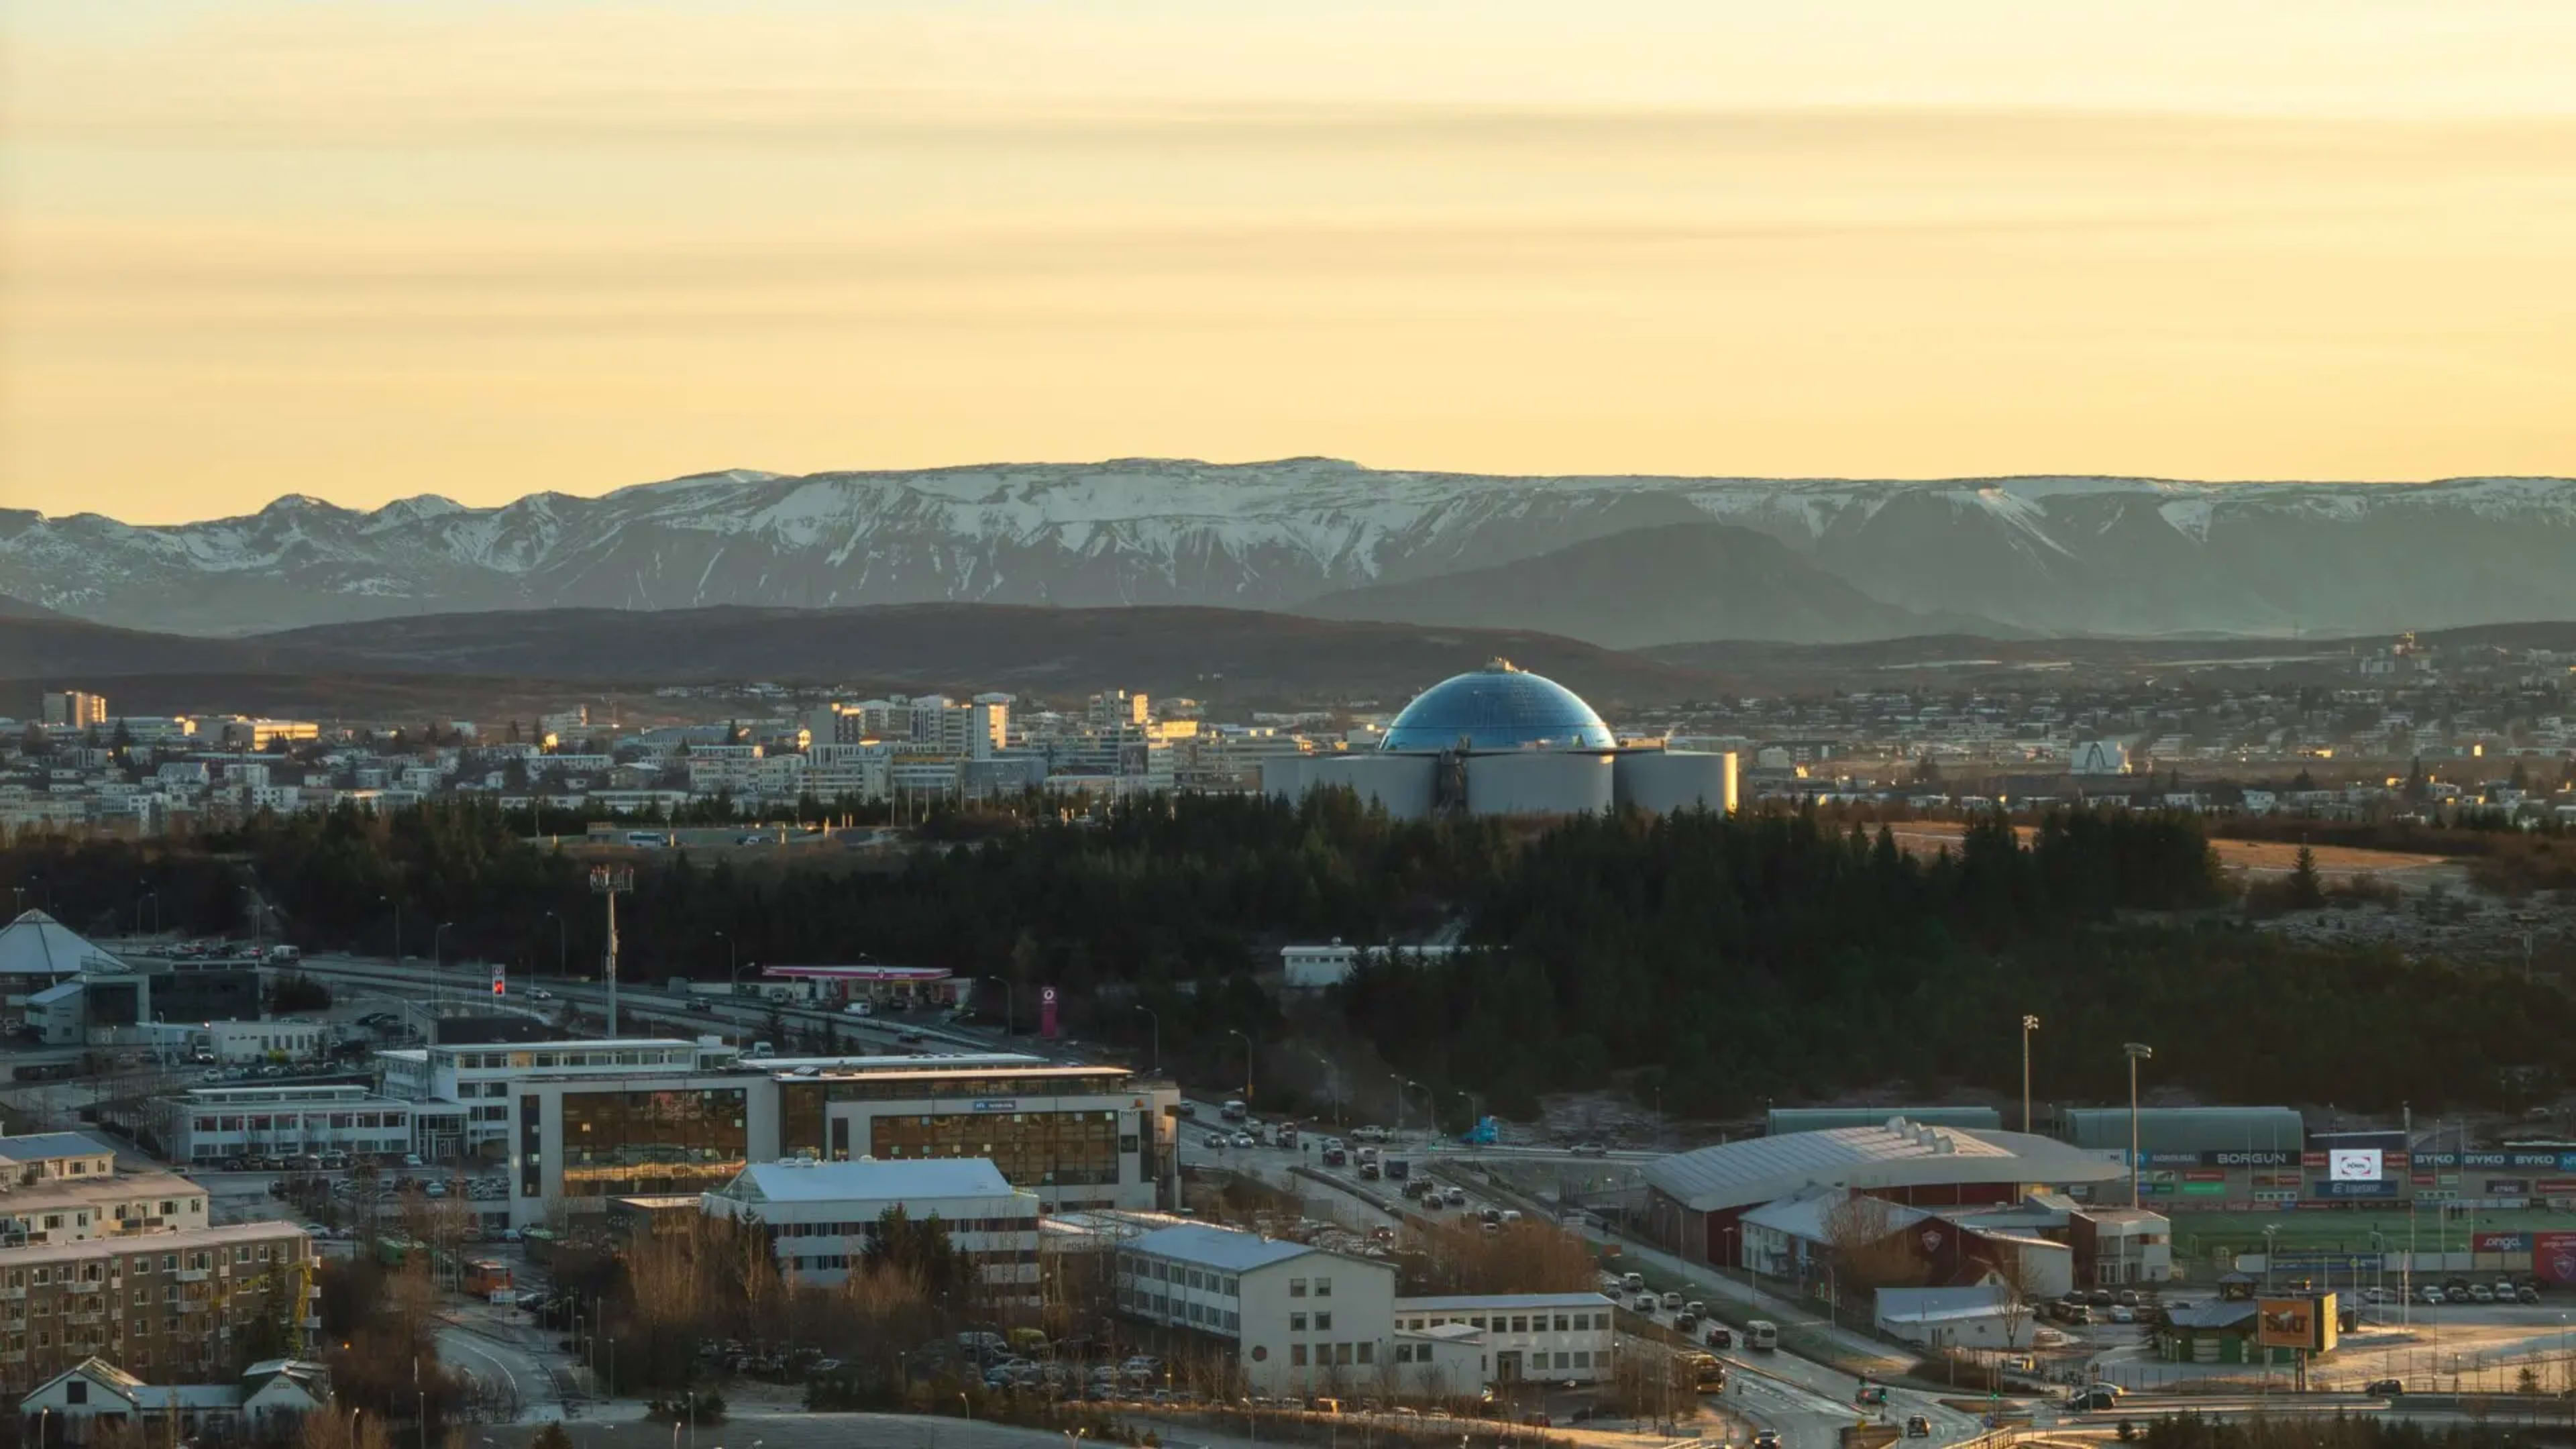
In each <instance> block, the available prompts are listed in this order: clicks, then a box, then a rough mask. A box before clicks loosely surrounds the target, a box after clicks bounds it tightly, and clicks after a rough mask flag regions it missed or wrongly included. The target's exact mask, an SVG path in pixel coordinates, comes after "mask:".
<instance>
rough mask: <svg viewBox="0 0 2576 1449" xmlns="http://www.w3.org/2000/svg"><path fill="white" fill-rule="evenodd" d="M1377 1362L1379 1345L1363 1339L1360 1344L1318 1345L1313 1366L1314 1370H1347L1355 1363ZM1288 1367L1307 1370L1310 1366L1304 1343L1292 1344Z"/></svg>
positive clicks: (1289, 1351)
mask: <svg viewBox="0 0 2576 1449" xmlns="http://www.w3.org/2000/svg"><path fill="white" fill-rule="evenodd" d="M1376 1362H1377V1345H1376V1344H1374V1343H1371V1342H1369V1341H1367V1340H1366V1339H1362V1340H1361V1341H1360V1342H1358V1343H1319V1344H1316V1345H1315V1349H1314V1355H1313V1358H1312V1361H1311V1366H1312V1367H1314V1368H1347V1367H1349V1366H1351V1365H1352V1364H1354V1363H1357V1364H1373V1363H1376ZM1288 1366H1289V1367H1290V1368H1306V1367H1309V1366H1310V1362H1309V1359H1308V1356H1307V1352H1306V1345H1304V1344H1302V1343H1292V1344H1290V1345H1288Z"/></svg>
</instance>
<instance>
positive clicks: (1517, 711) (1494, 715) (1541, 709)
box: [1378, 659, 1619, 754]
mask: <svg viewBox="0 0 2576 1449" xmlns="http://www.w3.org/2000/svg"><path fill="white" fill-rule="evenodd" d="M1618 745H1619V739H1618V736H1616V735H1613V734H1612V733H1610V727H1609V726H1608V725H1606V724H1603V723H1602V722H1601V716H1599V715H1597V714H1594V713H1593V712H1592V706H1590V705H1588V704H1585V703H1584V702H1583V699H1582V696H1580V695H1578V694H1576V693H1575V692H1574V691H1573V690H1570V689H1568V688H1566V687H1565V686H1564V685H1562V684H1559V683H1557V682H1556V681H1555V680H1553V679H1549V678H1547V677H1546V676H1545V675H1540V674H1532V673H1530V672H1529V671H1527V670H1525V669H1520V668H1516V667H1514V665H1513V664H1512V662H1511V661H1510V660H1508V659H1497V660H1495V661H1493V662H1492V663H1490V664H1488V665H1486V666H1485V667H1484V668H1482V669H1479V670H1477V671H1475V672H1474V673H1472V674H1458V675H1452V676H1451V677H1449V678H1447V679H1444V680H1442V681H1440V682H1439V683H1438V684H1435V685H1433V686H1431V687H1430V688H1429V689H1426V690H1424V691H1422V693H1420V694H1419V695H1416V696H1415V697H1414V700H1413V703H1411V704H1408V705H1406V706H1405V707H1404V712H1403V713H1402V714H1399V715H1397V716H1396V717H1395V723H1393V724H1391V725H1388V726H1387V728H1386V737H1385V738H1384V739H1382V740H1380V741H1378V749H1379V750H1380V751H1381V752H1385V753H1398V754H1401V753H1409V752H1412V751H1417V750H1449V749H1460V750H1466V751H1469V752H1476V751H1485V750H1529V749H1557V750H1570V749H1588V750H1609V749H1616V748H1618Z"/></svg>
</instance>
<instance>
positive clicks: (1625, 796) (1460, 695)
mask: <svg viewBox="0 0 2576 1449" xmlns="http://www.w3.org/2000/svg"><path fill="white" fill-rule="evenodd" d="M1735 783H1736V770H1735V756H1733V755H1731V754H1692V753H1687V752H1683V751H1678V750H1666V749H1663V748H1661V747H1660V745H1659V744H1648V745H1644V746H1641V747H1635V748H1622V747H1621V746H1620V744H1619V737H1618V736H1617V735H1615V734H1613V733H1611V730H1610V726H1608V725H1607V724H1604V723H1602V720H1601V716H1600V715H1598V714H1595V713H1594V712H1593V709H1592V706H1590V705H1588V704H1585V703H1584V702H1583V699H1582V697H1581V696H1580V695H1577V694H1576V693H1575V692H1574V691H1572V690H1570V689H1567V688H1566V687H1565V686H1564V685H1561V684H1559V683H1557V682H1556V681H1555V680H1552V679H1549V678H1546V677H1545V676H1543V675H1537V674H1532V673H1530V672H1528V671H1527V670H1524V669H1519V668H1515V667H1514V666H1513V665H1512V663H1511V661H1509V660H1506V659H1497V660H1494V661H1493V662H1491V663H1489V664H1487V665H1486V666H1485V667H1484V668H1482V669H1479V670H1475V671H1473V672H1470V673H1467V674H1459V675H1453V676H1451V677H1449V678H1447V679H1444V680H1442V681H1440V682H1439V683H1438V684H1435V685H1433V686H1431V687H1430V688H1429V689H1426V690H1424V691H1423V692H1422V693H1421V694H1419V695H1417V696H1415V698H1414V700H1413V702H1412V703H1411V704H1408V705H1406V706H1405V707H1404V710H1403V712H1402V713H1400V714H1398V715H1397V716H1396V717H1395V722H1394V723H1393V724H1390V725H1389V726H1387V730H1386V734H1385V735H1384V736H1383V737H1382V738H1381V739H1380V740H1379V741H1378V745H1377V748H1376V749H1374V750H1363V751H1358V752H1327V753H1318V754H1312V755H1294V756H1281V757H1276V758H1273V759H1268V760H1264V761H1263V762H1262V766H1261V786H1262V788H1263V789H1264V790H1265V791H1267V792H1269V793H1270V794H1273V795H1278V796H1282V797H1285V798H1289V799H1295V798H1297V797H1298V796H1301V795H1303V794H1305V793H1306V792H1307V791H1309V790H1314V789H1321V788H1347V789H1350V790H1353V791H1355V792H1357V793H1358V795H1359V797H1360V798H1361V799H1362V800H1363V801H1367V802H1369V803H1372V804H1376V805H1378V806H1381V807H1383V808H1384V809H1385V810H1386V812H1387V813H1388V814H1389V815H1393V816H1395V817H1397V818H1399V819H1419V818H1421V817H1424V816H1428V815H1438V814H1448V813H1453V812H1460V811H1465V812H1472V813H1474V814H1478V815H1572V814H1580V813H1583V812H1585V811H1592V812H1599V813H1606V812H1608V811H1610V810H1613V809H1616V808H1619V807H1621V806H1634V807H1636V808H1638V809H1641V810H1646V811H1650V812H1653V813H1657V814H1661V813H1664V812H1667V811H1672V810H1684V809H1694V808H1698V809H1709V810H1718V811H1726V810H1732V809H1734V808H1735Z"/></svg>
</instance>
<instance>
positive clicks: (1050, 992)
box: [1038, 986, 1056, 1041]
mask: <svg viewBox="0 0 2576 1449" xmlns="http://www.w3.org/2000/svg"><path fill="white" fill-rule="evenodd" d="M1038 1035H1040V1036H1042V1037H1045V1038H1047V1039H1048V1040H1050V1041H1052V1040H1054V1039H1055V1036H1056V1024H1055V988H1054V987H1052V986H1042V987H1040V988H1038Z"/></svg>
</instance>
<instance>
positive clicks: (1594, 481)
mask: <svg viewBox="0 0 2576 1449" xmlns="http://www.w3.org/2000/svg"><path fill="white" fill-rule="evenodd" d="M1702 522H1716V523H1722V524H1727V525H1731V526H1736V527H1741V528H1745V529H1749V530H1751V531H1753V532H1756V533H1760V534H1764V535H1766V536H1768V537H1770V538H1772V539H1774V540H1776V541H1778V542H1779V543H1781V544H1782V545H1784V546H1785V547H1786V548H1787V549H1788V550H1789V551H1790V552H1791V553H1792V554H1794V555H1796V556H1797V557H1798V558H1800V559H1802V560H1804V561H1805V562H1806V563H1807V564H1809V565H1811V566H1812V567H1813V568H1815V569H1817V570H1819V571H1821V572H1822V573H1823V574H1825V575H1828V576H1830V577H1831V578H1833V579H1836V580H1839V581H1841V583H1842V584H1844V585H1847V586H1849V587H1850V588H1852V589H1855V590H1858V591H1859V592H1860V593H1861V594H1862V595H1863V596H1865V597H1867V598H1869V599H1871V600H1874V601H1876V602H1877V603H1880V604H1884V605H1889V606H1893V607H1894V608H1896V609H1898V610H1903V611H1911V612H1913V613H1915V614H1920V615H1923V616H1925V617H1926V618H1927V619H1932V620H1935V621H1937V620H1939V619H1941V618H1943V617H1945V616H1950V617H1956V618H1966V619H1977V620H1987V621H1992V622H1994V623H1997V624H1999V625H2002V626H2005V627H2008V628H2011V629H2014V630H2019V631H2027V632H2033V633H2039V634H2068V633H2101V634H2119V635H2132V634H2177V633H2189V632H2217V633H2236V634H2251V635H2265V634H2289V633H2293V632H2306V633H2311V634H2315V633H2328V632H2380V631H2387V630H2393V629H2399V628H2441V627H2451V626H2456V625H2465V624H2478V623H2488V622H2499V621H2505V620H2514V619H2530V618H2546V617H2554V616H2559V615H2563V614H2566V613H2567V612H2569V605H2568V604H2567V602H2566V601H2567V600H2569V599H2571V598H2576V479H2565V478H2523V477H2483V478H2482V477H2465V478H2453V479H2440V480H2433V481H2429V482H2421V483H2337V482H2315V483H2303V482H2281V481H2247V482H2229V483H2196V482H2188V481H2182V480H2172V479H2146V478H2121V477H2114V476H2094V475H2079V474H2029V475H2021V476H2017V477H2009V478H1985V479H1976V478H1968V479H1926V480H1869V479H1745V478H1723V477H1710V478H1691V477H1672V476H1655V475H1603V476H1535V477H1519V476H1503V475H1479V474H1461V473H1435V472H1412V471H1402V470H1374V469H1368V468H1364V467H1361V466H1360V465H1358V464H1355V463H1350V462H1346V461H1342V460H1336V459H1322V458H1294V459H1282V460H1276V461H1271V462H1260V463H1240V464H1214V463H1203V462H1198V461H1195V460H1189V459H1113V460H1109V461H1106V462H1101V463H1082V464H983V465H960V466H956V467H950V468H939V469H919V470H880V471H870V472H829V473H815V474H805V475H790V474H778V473H767V472H762V471H759V470H755V469H726V470H716V471H711V472H704V473H696V474H689V475H686V476H683V477H679V478H670V479H663V480H659V481H656V482H647V483H638V484H633V485H630V486H628V487H625V488H621V489H618V490H616V491H614V492H612V493H608V494H604V495H600V496H598V497H581V496H576V495H572V494H567V493H562V492H552V491H537V492H531V493H528V494H524V495H522V496H520V497H518V498H516V499H513V500H511V501H510V502H508V503H506V504H501V505H497V506H493V507H470V506H467V505H462V504H458V503H456V502H455V501H454V500H452V499H448V498H445V497H442V496H439V495H437V494H420V495H415V496H413V497H410V498H405V499H401V500H397V501H396V502H393V503H389V504H386V505H385V506H383V507H381V508H377V509H373V510H356V509H346V508H341V507H339V506H338V505H333V504H329V503H326V502H323V501H321V500H318V499H312V498H309V497H306V496H303V495H287V496H285V497H281V498H279V499H277V500H274V501H272V502H271V503H270V504H268V505H267V506H266V507H264V508H262V509H261V510H260V511H258V512H257V513H252V514H245V515H239V516H235V517H231V518H224V519H212V520H207V521H204V522H199V523H190V524H179V525H153V526H147V525H134V524H125V523H120V522H118V521H116V520H114V519H112V518H108V517H105V516H104V515H100V514H95V513H83V514H75V515H71V516H68V517H65V518H48V517H46V516H43V515H40V514H36V513H32V512H28V511H25V510H0V593H7V594H10V595H14V596H16V597H18V598H21V599H25V600H27V601H28V602H31V603H33V604H36V605H38V606H41V607H44V608H48V609H53V610H56V611H59V612H62V613H65V614H69V615H72V616H75V617H81V618H88V619H93V620H97V621H101V622H107V623H115V624H121V625H126V626H131V627H141V628H158V629H169V628H174V627H176V628H181V629H185V630H187V631H189V632H194V633H201V634H246V633H253V632H261V631H267V630H275V629H281V628H288V627H294V626H297V625H303V624H316V623H323V622H327V621H333V620H346V619H353V618H356V619H364V618H374V617H390V616H399V615H406V614H423V613H452V612H476V611H490V610H520V609H531V608H557V607H626V608H676V607H700V606H707V605H714V604H749V605H760V606H783V607H809V608H810V607H853V606H864V605H875V604H893V603H921V602H984V603H1004V604H1042V605H1051V606H1071V607H1103V606H1128V605H1138V604H1168V605H1183V606H1212V607H1228V608H1246V607H1249V608H1261V609H1295V608H1298V607H1300V606H1302V605H1305V604H1307V603H1309V602H1311V601H1315V600H1319V599H1324V598H1327V597H1329V596H1332V595H1336V594H1341V593H1346V592H1349V591H1352V590H1357V589H1366V588H1375V587H1380V586H1385V585H1392V584H1405V583H1411V582H1414V581H1417V580H1424V579H1430V578H1434V577H1438V576H1441V575H1448V574H1456V573H1460V572H1464V571H1470V570H1475V569H1481V568H1490V567H1494V566H1497V565H1505V564H1511V563H1514V562H1517V561H1521V560H1525V559H1530V558H1534V557H1536V556H1538V555H1541V554H1545V553H1548V552H1551V551H1554V550H1557V549H1562V548H1565V547H1567V546H1570V545H1579V544H1583V543H1587V542H1589V541H1591V540H1594V539H1598V538H1602V537H1605V536H1608V535H1612V534H1618V533H1625V532H1633V531H1636V530H1640V529H1653V528H1659V527H1670V526H1673V525H1677V524H1683V523H1702ZM1889 627H1903V625H1902V622H1901V620H1900V621H1897V622H1892V623H1891V624H1890V625H1889Z"/></svg>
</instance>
